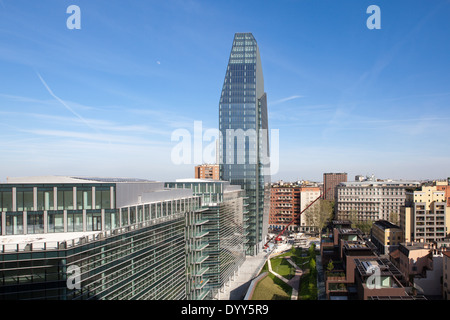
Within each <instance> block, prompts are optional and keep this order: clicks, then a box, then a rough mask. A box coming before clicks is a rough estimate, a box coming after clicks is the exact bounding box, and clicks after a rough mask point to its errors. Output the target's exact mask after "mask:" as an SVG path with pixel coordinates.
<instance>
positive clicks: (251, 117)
mask: <svg viewBox="0 0 450 320" xmlns="http://www.w3.org/2000/svg"><path fill="white" fill-rule="evenodd" d="M219 131H220V136H219V165H220V179H221V180H225V181H230V182H231V184H236V185H240V186H241V187H242V188H243V189H244V190H245V192H246V197H247V206H246V208H245V210H244V228H245V234H246V235H247V245H246V252H247V254H248V255H253V254H256V253H258V252H259V251H260V250H261V249H262V245H263V244H264V243H263V242H264V241H265V238H266V234H267V228H268V212H269V211H268V210H269V207H270V206H269V203H268V201H270V200H269V193H268V191H269V185H270V181H269V179H270V172H269V168H270V163H269V161H268V160H269V143H268V117H267V97H266V93H265V92H264V78H263V73H262V66H261V59H260V54H259V48H258V45H257V43H256V40H255V38H254V37H253V35H252V34H251V33H236V34H235V36H234V40H233V45H232V49H231V53H230V57H229V61H228V66H227V70H226V74H225V80H224V83H223V87H222V93H221V97H220V103H219Z"/></svg>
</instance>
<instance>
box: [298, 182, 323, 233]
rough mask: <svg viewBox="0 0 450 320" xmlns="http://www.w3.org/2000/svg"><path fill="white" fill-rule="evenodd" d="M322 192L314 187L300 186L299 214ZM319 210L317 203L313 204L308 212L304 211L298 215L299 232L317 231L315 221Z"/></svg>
mask: <svg viewBox="0 0 450 320" xmlns="http://www.w3.org/2000/svg"><path fill="white" fill-rule="evenodd" d="M321 194H322V191H321V190H320V187H315V186H302V187H300V212H302V211H304V210H305V209H306V208H307V207H308V206H309V205H310V204H311V203H313V202H314V201H315V200H316V199H317V198H319V197H320V195H321ZM319 208H320V206H319V202H317V201H316V202H315V203H314V204H313V205H312V206H310V207H309V208H308V210H306V211H304V213H303V214H301V215H300V227H299V231H301V232H314V231H318V227H317V219H318V217H317V216H318V214H319V212H318V211H317V210H318V209H319Z"/></svg>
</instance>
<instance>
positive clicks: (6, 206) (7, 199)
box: [0, 190, 13, 212]
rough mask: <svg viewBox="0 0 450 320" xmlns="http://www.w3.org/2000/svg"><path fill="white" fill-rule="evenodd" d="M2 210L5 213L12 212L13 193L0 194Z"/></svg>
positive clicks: (4, 192)
mask: <svg viewBox="0 0 450 320" xmlns="http://www.w3.org/2000/svg"><path fill="white" fill-rule="evenodd" d="M0 209H1V211H3V212H6V211H12V209H13V206H12V191H9V190H8V191H2V192H0Z"/></svg>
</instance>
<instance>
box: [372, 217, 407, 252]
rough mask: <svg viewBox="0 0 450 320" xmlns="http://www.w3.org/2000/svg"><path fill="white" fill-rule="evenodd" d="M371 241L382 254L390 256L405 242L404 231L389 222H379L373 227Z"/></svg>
mask: <svg viewBox="0 0 450 320" xmlns="http://www.w3.org/2000/svg"><path fill="white" fill-rule="evenodd" d="M371 241H372V243H373V244H374V245H375V246H376V247H377V248H378V250H379V252H380V253H381V254H388V253H389V252H392V251H394V250H396V249H397V248H398V246H399V244H400V243H402V242H403V231H402V230H401V229H400V227H399V226H397V225H395V224H392V223H391V222H389V221H386V220H378V221H376V222H375V223H374V224H373V225H372V229H371Z"/></svg>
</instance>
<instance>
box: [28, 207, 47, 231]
mask: <svg viewBox="0 0 450 320" xmlns="http://www.w3.org/2000/svg"><path fill="white" fill-rule="evenodd" d="M43 232H44V212H28V213H27V233H28V234H35V233H43Z"/></svg>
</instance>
